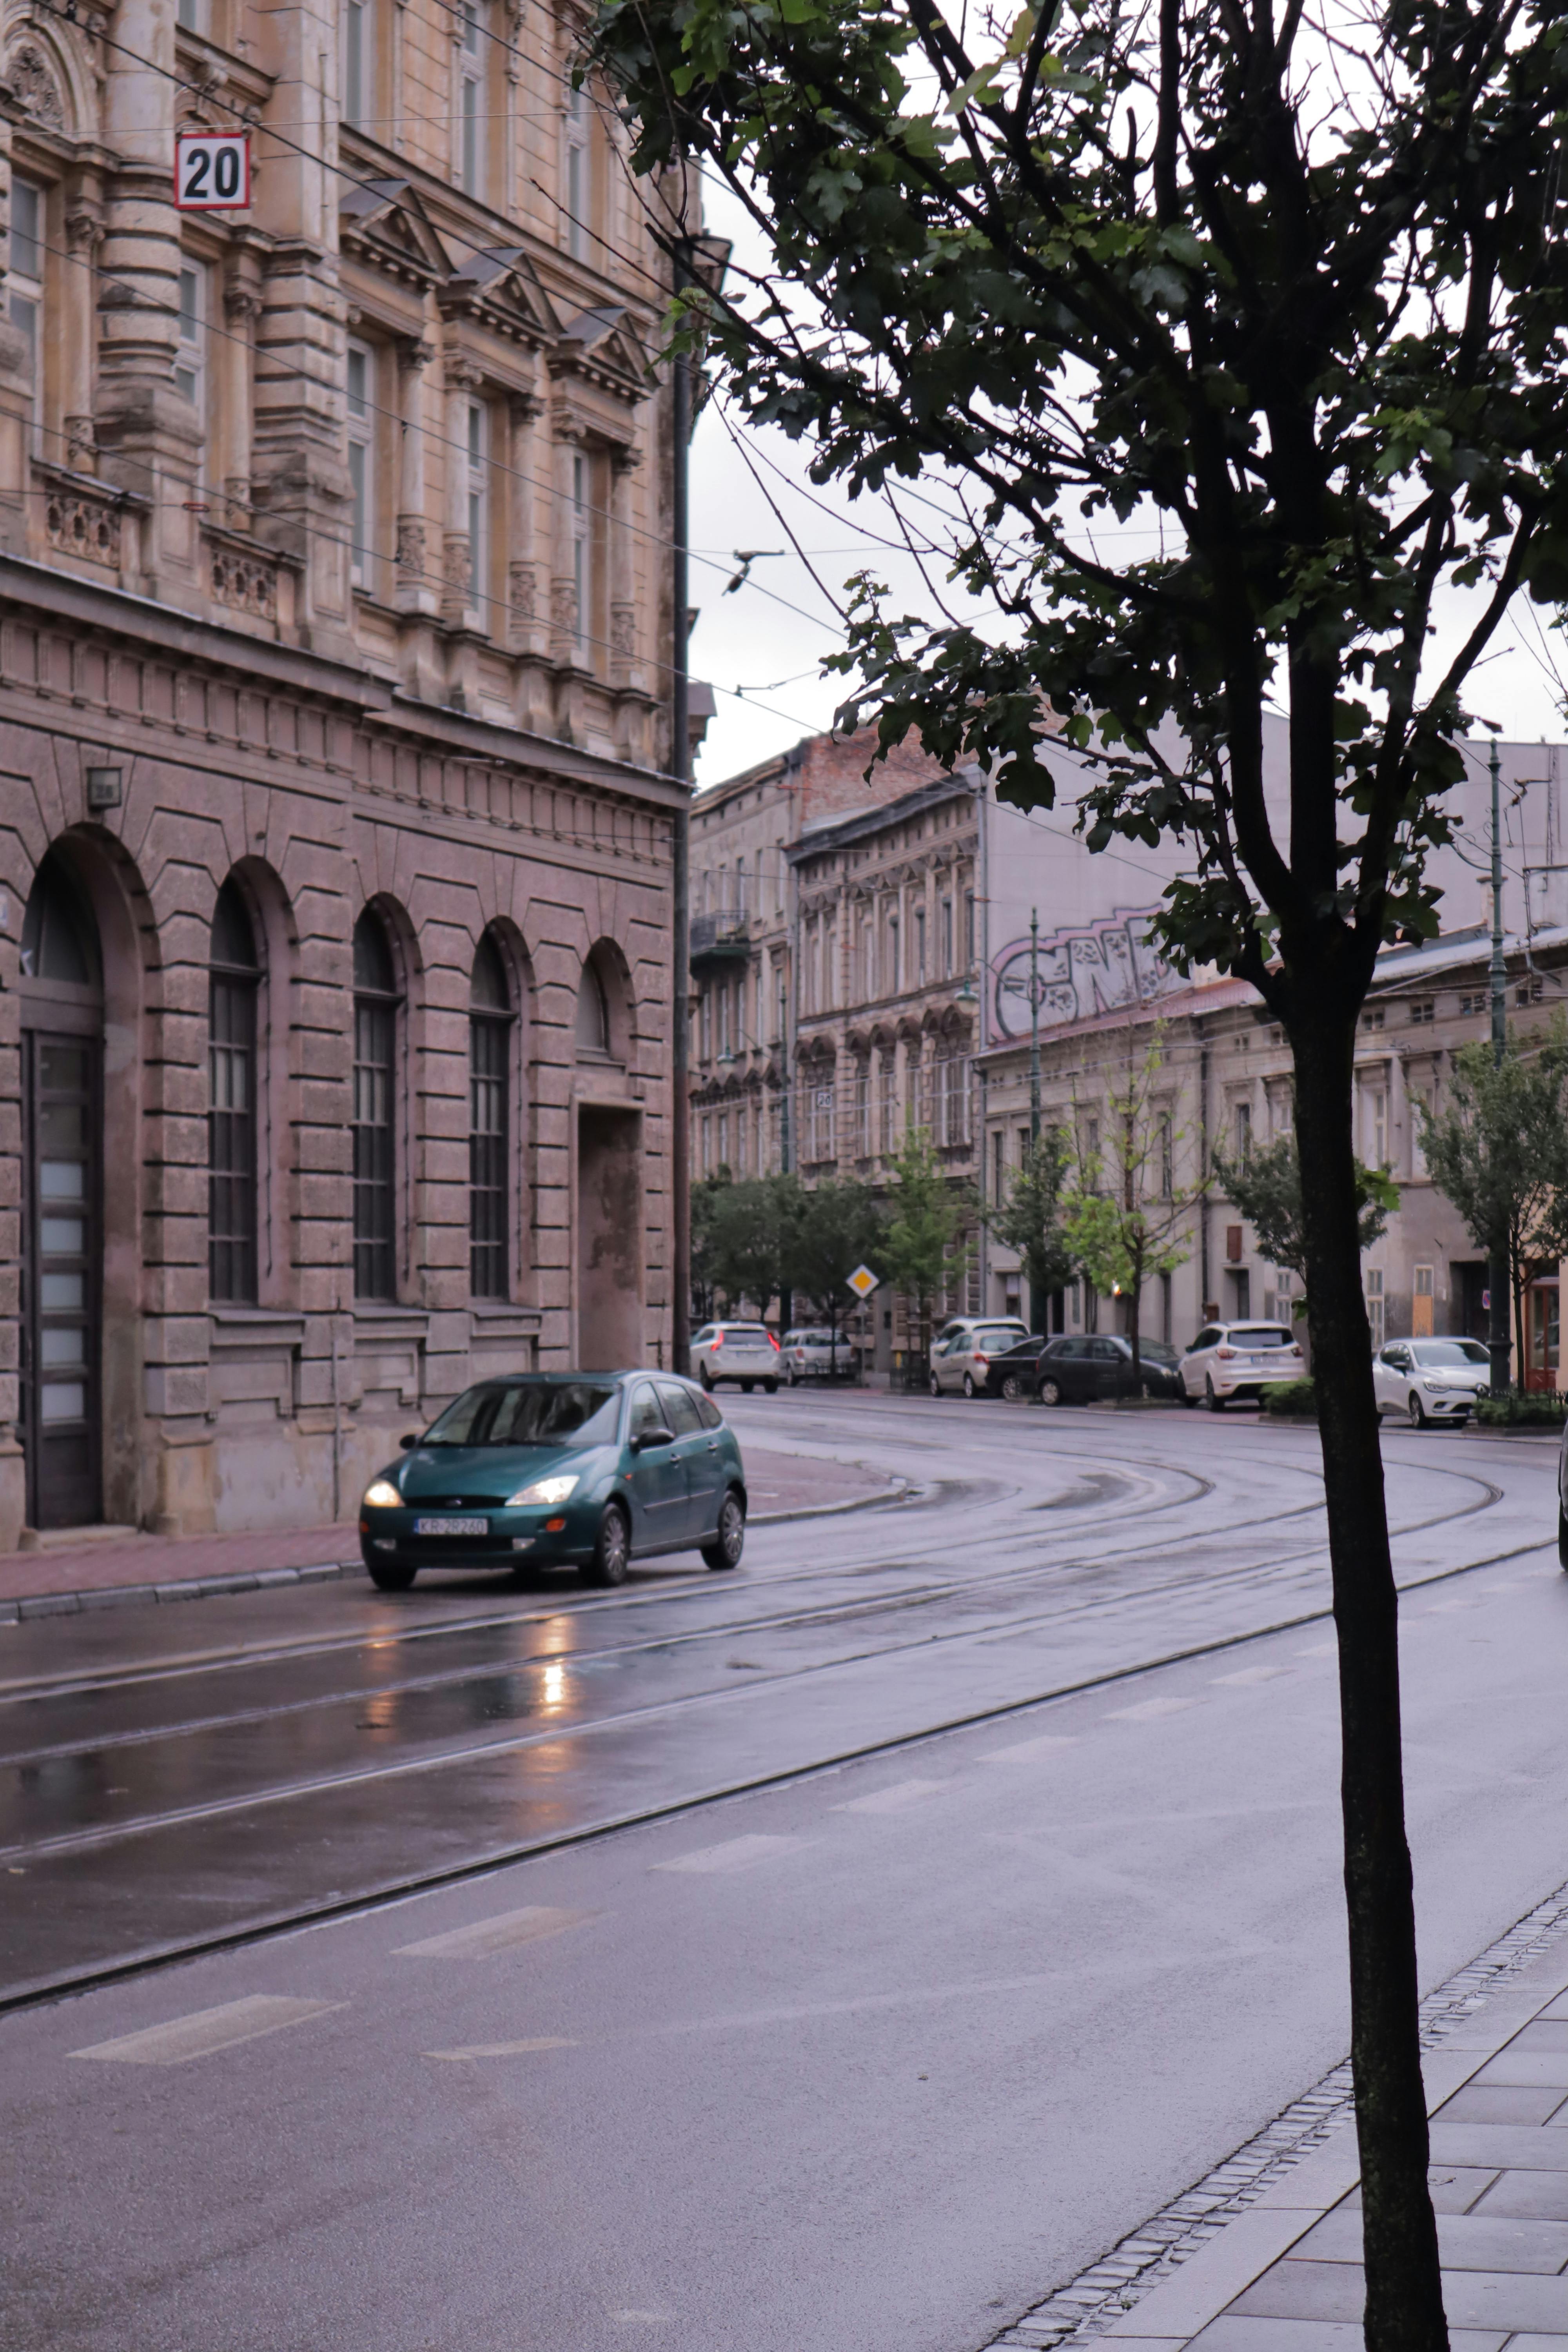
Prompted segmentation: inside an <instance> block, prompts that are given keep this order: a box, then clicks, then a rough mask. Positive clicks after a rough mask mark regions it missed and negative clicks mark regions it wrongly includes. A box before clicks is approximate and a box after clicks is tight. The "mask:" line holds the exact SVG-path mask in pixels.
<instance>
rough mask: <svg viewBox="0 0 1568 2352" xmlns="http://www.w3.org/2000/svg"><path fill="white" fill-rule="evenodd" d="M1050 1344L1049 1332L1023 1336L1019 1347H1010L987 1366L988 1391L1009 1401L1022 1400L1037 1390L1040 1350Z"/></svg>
mask: <svg viewBox="0 0 1568 2352" xmlns="http://www.w3.org/2000/svg"><path fill="white" fill-rule="evenodd" d="M1045 1345H1046V1338H1045V1334H1044V1333H1043V1332H1041V1331H1037V1332H1035V1333H1034V1335H1033V1337H1032V1338H1030V1339H1020V1340H1019V1342H1018V1344H1017V1346H1016V1348H1008V1349H1005V1350H1004V1352H1003V1353H1002V1354H1001V1355H1000V1356H993V1357H992V1358H991V1360H990V1362H989V1363H988V1364H987V1365H986V1367H985V1393H986V1395H987V1396H994V1397H1005V1399H1006V1401H1007V1402H1008V1403H1009V1404H1021V1403H1022V1402H1023V1401H1024V1400H1025V1398H1026V1397H1032V1396H1033V1395H1034V1393H1035V1367H1036V1365H1037V1363H1038V1362H1039V1360H1040V1350H1041V1349H1042V1348H1043V1347H1045Z"/></svg>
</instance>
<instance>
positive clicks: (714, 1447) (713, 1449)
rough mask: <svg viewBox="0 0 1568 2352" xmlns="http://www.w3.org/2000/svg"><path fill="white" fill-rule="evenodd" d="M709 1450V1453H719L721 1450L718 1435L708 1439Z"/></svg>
mask: <svg viewBox="0 0 1568 2352" xmlns="http://www.w3.org/2000/svg"><path fill="white" fill-rule="evenodd" d="M708 1451H709V1453H710V1454H717V1453H718V1451H719V1441H718V1439H717V1438H716V1437H710V1439H709V1440H708Z"/></svg>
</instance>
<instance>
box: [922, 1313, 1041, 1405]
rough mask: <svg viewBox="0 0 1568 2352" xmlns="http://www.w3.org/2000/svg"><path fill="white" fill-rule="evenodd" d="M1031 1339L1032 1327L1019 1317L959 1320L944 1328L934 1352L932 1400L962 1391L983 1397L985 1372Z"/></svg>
mask: <svg viewBox="0 0 1568 2352" xmlns="http://www.w3.org/2000/svg"><path fill="white" fill-rule="evenodd" d="M1028 1336H1029V1327H1028V1325H1027V1324H1026V1323H1021V1322H1020V1321H1019V1320H1018V1318H1017V1317H1016V1315H1012V1316H993V1317H990V1318H985V1317H982V1316H978V1315H960V1316H955V1317H954V1318H953V1320H952V1322H951V1323H945V1324H943V1326H942V1330H941V1331H940V1332H939V1333H938V1335H937V1337H936V1339H935V1340H934V1341H933V1343H932V1346H931V1367H930V1370H931V1394H932V1396H943V1395H951V1393H952V1391H954V1390H955V1389H957V1390H960V1391H962V1392H963V1395H965V1396H966V1397H972V1396H979V1395H980V1394H982V1392H983V1391H984V1387H985V1372H986V1368H987V1366H988V1365H989V1363H990V1361H991V1359H992V1357H993V1356H1001V1355H1005V1353H1006V1351H1007V1349H1009V1348H1016V1346H1017V1344H1018V1342H1019V1340H1020V1339H1027V1338H1028Z"/></svg>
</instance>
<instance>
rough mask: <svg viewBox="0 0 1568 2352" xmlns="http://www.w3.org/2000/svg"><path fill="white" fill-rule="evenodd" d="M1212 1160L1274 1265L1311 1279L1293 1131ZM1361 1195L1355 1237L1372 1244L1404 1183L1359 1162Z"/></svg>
mask: <svg viewBox="0 0 1568 2352" xmlns="http://www.w3.org/2000/svg"><path fill="white" fill-rule="evenodd" d="M1209 1165H1210V1167H1211V1169H1212V1170H1213V1171H1214V1174H1215V1178H1216V1179H1217V1180H1218V1182H1219V1184H1220V1186H1221V1189H1222V1190H1223V1191H1224V1192H1225V1194H1226V1198H1227V1199H1229V1200H1232V1201H1234V1202H1236V1205H1237V1208H1238V1209H1239V1210H1240V1211H1241V1213H1242V1215H1243V1216H1244V1217H1245V1218H1246V1219H1247V1223H1248V1224H1249V1225H1250V1226H1251V1227H1252V1229H1253V1231H1254V1233H1255V1234H1257V1235H1258V1248H1259V1250H1260V1251H1261V1252H1262V1254H1263V1255H1264V1256H1265V1257H1266V1258H1267V1259H1268V1263H1269V1264H1270V1265H1282V1266H1287V1267H1289V1271H1290V1272H1291V1273H1292V1274H1293V1275H1295V1276H1297V1277H1298V1279H1299V1280H1300V1281H1301V1282H1303V1283H1304V1282H1305V1281H1306V1279H1307V1230H1306V1220H1305V1218H1304V1217H1303V1215H1302V1211H1301V1157H1300V1152H1299V1151H1298V1150H1297V1149H1296V1139H1295V1137H1294V1135H1281V1136H1279V1137H1277V1138H1276V1139H1275V1140H1274V1142H1272V1143H1266V1144H1262V1145H1260V1146H1259V1147H1258V1150H1255V1151H1249V1152H1248V1153H1247V1156H1246V1157H1245V1159H1242V1160H1229V1159H1227V1158H1226V1154H1225V1153H1224V1152H1223V1151H1221V1150H1218V1149H1217V1148H1216V1149H1215V1150H1213V1151H1211V1152H1210V1154H1209ZM1355 1184H1356V1198H1357V1201H1358V1202H1359V1203H1360V1213H1359V1215H1358V1218H1357V1223H1356V1240H1357V1244H1358V1246H1359V1247H1360V1248H1361V1249H1363V1250H1369V1249H1370V1248H1371V1247H1372V1245H1373V1242H1374V1241H1376V1240H1377V1238H1378V1236H1379V1235H1380V1234H1382V1232H1383V1231H1384V1227H1385V1226H1386V1224H1387V1223H1388V1220H1389V1218H1390V1217H1391V1216H1392V1215H1393V1213H1394V1210H1395V1209H1397V1208H1398V1206H1399V1187H1398V1185H1397V1184H1396V1183H1395V1182H1394V1179H1393V1178H1392V1177H1391V1176H1390V1175H1389V1174H1388V1173H1387V1171H1386V1170H1384V1169H1381V1168H1367V1167H1363V1164H1362V1162H1361V1161H1360V1160H1357V1161H1356V1163H1355ZM1293 1311H1294V1313H1296V1314H1297V1315H1304V1314H1305V1313H1306V1311H1307V1301H1306V1296H1305V1293H1303V1294H1302V1295H1301V1296H1300V1297H1298V1298H1297V1300H1296V1301H1295V1306H1294V1309H1293Z"/></svg>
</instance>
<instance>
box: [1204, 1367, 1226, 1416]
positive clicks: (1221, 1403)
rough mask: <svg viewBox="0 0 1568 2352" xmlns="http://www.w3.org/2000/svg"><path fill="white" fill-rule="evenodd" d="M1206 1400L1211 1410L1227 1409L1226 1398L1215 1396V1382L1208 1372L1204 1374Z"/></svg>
mask: <svg viewBox="0 0 1568 2352" xmlns="http://www.w3.org/2000/svg"><path fill="white" fill-rule="evenodd" d="M1204 1402H1205V1404H1206V1405H1207V1407H1208V1409H1209V1411H1210V1412H1224V1411H1225V1399H1224V1397H1222V1396H1215V1392H1214V1382H1213V1381H1212V1380H1211V1379H1210V1378H1209V1375H1208V1374H1207V1372H1205V1374H1204Z"/></svg>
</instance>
